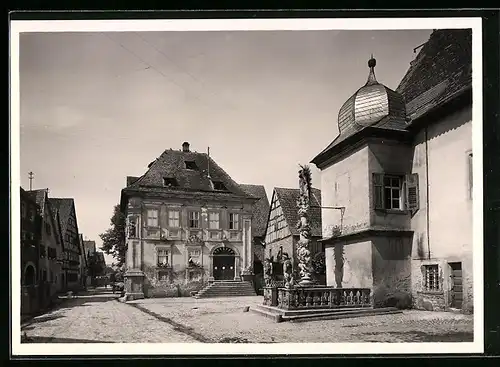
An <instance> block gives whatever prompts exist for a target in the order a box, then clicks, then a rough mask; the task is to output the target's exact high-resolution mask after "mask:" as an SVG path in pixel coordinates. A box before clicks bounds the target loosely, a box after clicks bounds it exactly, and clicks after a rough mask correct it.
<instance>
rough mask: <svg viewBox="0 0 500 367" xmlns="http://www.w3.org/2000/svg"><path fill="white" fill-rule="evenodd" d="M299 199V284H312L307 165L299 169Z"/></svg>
mask: <svg viewBox="0 0 500 367" xmlns="http://www.w3.org/2000/svg"><path fill="white" fill-rule="evenodd" d="M299 189H300V192H299V199H298V200H297V206H298V214H299V222H298V223H297V228H298V230H299V235H300V238H299V242H298V243H297V259H298V266H299V274H300V280H299V282H298V284H299V286H307V285H312V284H314V280H313V267H312V260H311V251H310V250H309V243H310V237H311V229H310V227H309V217H308V214H309V207H310V202H311V170H310V169H309V167H308V166H300V171H299Z"/></svg>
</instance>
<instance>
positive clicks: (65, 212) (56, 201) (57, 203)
mask: <svg viewBox="0 0 500 367" xmlns="http://www.w3.org/2000/svg"><path fill="white" fill-rule="evenodd" d="M49 202H50V204H51V205H52V207H53V208H54V209H55V210H57V211H58V212H59V220H60V222H61V230H62V233H63V234H64V233H66V229H67V228H68V221H69V218H70V216H71V211H72V209H73V205H74V200H73V199H70V198H50V199H49Z"/></svg>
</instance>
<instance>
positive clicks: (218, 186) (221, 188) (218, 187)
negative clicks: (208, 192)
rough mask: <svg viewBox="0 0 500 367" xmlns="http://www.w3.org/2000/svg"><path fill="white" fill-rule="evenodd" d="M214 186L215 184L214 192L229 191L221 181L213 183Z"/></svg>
mask: <svg viewBox="0 0 500 367" xmlns="http://www.w3.org/2000/svg"><path fill="white" fill-rule="evenodd" d="M213 184H214V190H217V191H227V188H226V186H224V184H223V183H222V182H220V181H213Z"/></svg>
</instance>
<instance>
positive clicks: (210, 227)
mask: <svg viewBox="0 0 500 367" xmlns="http://www.w3.org/2000/svg"><path fill="white" fill-rule="evenodd" d="M212 215H216V216H217V220H213V219H211V218H210V217H211V216H212ZM212 223H217V227H215V228H212ZM208 229H209V230H211V231H218V230H220V229H221V223H220V212H218V211H209V212H208Z"/></svg>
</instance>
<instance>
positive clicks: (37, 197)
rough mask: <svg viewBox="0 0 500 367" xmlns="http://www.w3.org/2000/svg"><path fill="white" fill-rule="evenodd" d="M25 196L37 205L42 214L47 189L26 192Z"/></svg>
mask: <svg viewBox="0 0 500 367" xmlns="http://www.w3.org/2000/svg"><path fill="white" fill-rule="evenodd" d="M26 194H27V195H28V197H29V198H30V199H31V200H32V201H34V202H36V203H37V205H38V206H39V207H40V209H41V210H42V213H43V208H44V205H45V198H46V196H47V189H38V190H31V191H26Z"/></svg>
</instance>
